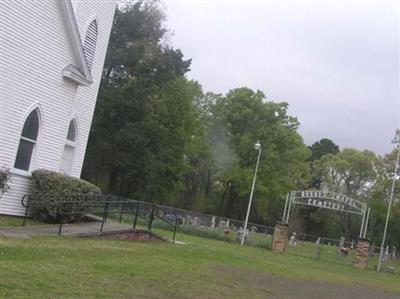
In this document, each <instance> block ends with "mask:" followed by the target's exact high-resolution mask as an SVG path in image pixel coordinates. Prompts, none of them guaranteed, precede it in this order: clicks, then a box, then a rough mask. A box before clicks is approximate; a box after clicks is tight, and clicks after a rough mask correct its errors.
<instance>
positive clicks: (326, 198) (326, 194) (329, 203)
mask: <svg viewBox="0 0 400 299" xmlns="http://www.w3.org/2000/svg"><path fill="white" fill-rule="evenodd" d="M293 205H303V206H310V207H317V208H321V209H328V210H333V211H338V212H341V213H348V214H354V215H359V216H360V217H361V227H360V234H359V237H360V238H365V236H366V234H367V226H368V220H369V213H370V208H368V206H367V204H366V203H363V202H361V201H359V200H356V199H353V198H351V197H348V196H346V195H343V194H339V193H335V192H330V191H322V190H298V191H291V192H289V193H288V194H287V196H286V203H285V208H284V211H283V216H282V221H283V223H286V224H288V223H289V218H290V210H291V208H292V206H293Z"/></svg>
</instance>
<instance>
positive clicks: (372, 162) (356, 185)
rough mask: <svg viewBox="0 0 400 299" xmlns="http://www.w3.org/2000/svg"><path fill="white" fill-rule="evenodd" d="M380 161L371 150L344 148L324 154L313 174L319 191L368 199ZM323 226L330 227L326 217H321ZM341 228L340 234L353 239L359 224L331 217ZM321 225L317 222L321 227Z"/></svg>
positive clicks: (351, 219)
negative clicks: (318, 179) (319, 187)
mask: <svg viewBox="0 0 400 299" xmlns="http://www.w3.org/2000/svg"><path fill="white" fill-rule="evenodd" d="M378 164H379V160H378V158H377V157H376V155H375V154H374V153H373V152H371V151H367V150H365V151H358V150H355V149H349V148H346V149H344V150H342V151H341V152H339V153H338V154H336V155H334V154H327V155H325V156H323V157H322V158H321V159H320V160H318V161H317V162H316V164H315V169H314V175H316V176H318V177H319V178H320V180H321V188H322V189H324V190H329V191H334V192H338V193H342V194H345V195H347V196H349V197H352V198H355V199H358V200H361V201H363V202H365V201H367V200H368V194H369V192H370V191H371V189H372V187H373V186H374V185H375V183H376V178H377V174H376V169H377V166H378ZM321 219H322V220H323V223H324V224H325V226H329V224H328V222H330V221H327V219H326V218H321ZM331 219H332V220H333V221H334V222H333V223H335V224H336V226H337V225H338V224H339V227H340V226H341V228H342V230H341V231H340V232H337V233H340V234H342V235H343V234H344V235H345V236H346V237H356V236H357V234H358V230H359V225H360V221H358V220H356V221H355V220H354V216H350V215H349V214H343V213H338V214H335V215H334V216H333V217H332V218H331ZM321 224H322V223H317V225H319V226H321Z"/></svg>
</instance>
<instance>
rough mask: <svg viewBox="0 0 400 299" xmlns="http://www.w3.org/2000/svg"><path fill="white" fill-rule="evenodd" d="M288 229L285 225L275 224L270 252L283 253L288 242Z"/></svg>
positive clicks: (281, 223)
mask: <svg viewBox="0 0 400 299" xmlns="http://www.w3.org/2000/svg"><path fill="white" fill-rule="evenodd" d="M288 231H289V227H288V225H287V224H286V223H283V222H278V223H276V224H275V231H274V238H273V239H272V250H274V251H278V252H284V251H285V248H286V244H287V242H288Z"/></svg>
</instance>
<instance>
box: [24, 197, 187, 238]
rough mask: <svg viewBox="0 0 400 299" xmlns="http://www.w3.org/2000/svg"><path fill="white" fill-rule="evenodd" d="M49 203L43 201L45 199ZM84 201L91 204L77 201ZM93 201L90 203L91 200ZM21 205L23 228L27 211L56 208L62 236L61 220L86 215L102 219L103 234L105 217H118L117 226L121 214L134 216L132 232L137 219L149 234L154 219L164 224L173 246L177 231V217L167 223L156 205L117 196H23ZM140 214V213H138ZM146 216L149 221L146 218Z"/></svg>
mask: <svg viewBox="0 0 400 299" xmlns="http://www.w3.org/2000/svg"><path fill="white" fill-rule="evenodd" d="M47 198H48V199H49V200H46V199H47ZM85 198H86V199H87V198H89V199H90V200H79V199H85ZM92 199H93V200H92ZM21 204H22V206H23V207H25V208H26V209H25V215H24V219H23V223H22V225H23V226H25V223H26V218H27V217H28V214H29V210H30V209H32V208H35V207H36V208H37V207H49V208H56V209H57V215H58V216H59V217H60V226H59V230H58V234H59V235H60V234H61V231H62V225H63V222H64V217H65V216H67V215H84V214H88V213H92V214H100V215H101V216H102V222H101V228H100V232H102V231H103V227H104V222H106V221H107V217H108V215H109V214H120V217H119V222H120V223H121V221H122V216H123V214H126V213H129V214H130V213H132V214H133V215H134V221H133V228H136V224H137V219H138V217H140V218H142V219H144V220H145V221H147V228H148V230H149V231H151V229H152V224H153V220H154V218H155V217H156V218H158V219H160V220H162V221H163V222H165V223H167V224H168V225H170V226H171V227H172V228H173V238H172V242H173V243H174V242H175V235H176V230H177V228H178V224H179V223H178V218H177V217H176V215H174V217H175V222H172V221H170V220H169V219H166V218H165V217H162V216H160V214H159V213H157V212H158V211H161V212H163V213H164V214H166V215H168V214H171V213H169V212H168V211H166V210H165V209H163V208H161V207H160V206H159V205H157V204H155V203H149V202H145V201H137V200H133V199H128V198H124V197H120V196H112V195H88V194H73V195H52V194H26V195H24V196H23V197H22V199H21ZM79 205H80V206H81V207H80V208H83V210H81V211H74V210H73V209H74V207H76V206H79ZM110 205H118V207H114V208H113V207H112V206H111V207H110ZM101 206H104V208H103V211H102V212H99V213H94V212H93V211H90V208H91V207H101ZM141 207H142V208H143V207H145V208H146V209H150V211H151V212H150V213H146V210H145V212H144V213H143V209H142V210H141V209H140V208H141ZM140 212H142V213H140ZM147 214H149V215H148V217H147Z"/></svg>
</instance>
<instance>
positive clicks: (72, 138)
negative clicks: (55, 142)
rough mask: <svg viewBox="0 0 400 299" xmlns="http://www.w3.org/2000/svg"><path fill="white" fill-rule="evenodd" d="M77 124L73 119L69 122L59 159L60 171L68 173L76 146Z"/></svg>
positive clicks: (70, 170) (69, 172) (70, 169)
mask: <svg viewBox="0 0 400 299" xmlns="http://www.w3.org/2000/svg"><path fill="white" fill-rule="evenodd" d="M76 135H77V126H76V121H75V119H73V120H71V121H70V122H69V126H68V132H67V139H66V141H65V146H64V152H63V155H62V160H61V167H60V171H61V172H62V173H64V174H68V175H70V174H71V173H72V166H73V163H74V156H75V148H76Z"/></svg>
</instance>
